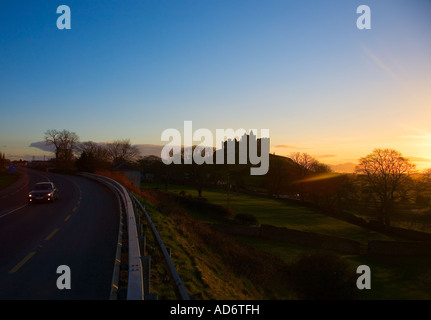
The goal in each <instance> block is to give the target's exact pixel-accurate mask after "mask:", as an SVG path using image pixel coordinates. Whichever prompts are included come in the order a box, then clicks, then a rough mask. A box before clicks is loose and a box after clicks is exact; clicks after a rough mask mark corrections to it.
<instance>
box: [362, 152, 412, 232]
mask: <svg viewBox="0 0 431 320" xmlns="http://www.w3.org/2000/svg"><path fill="white" fill-rule="evenodd" d="M414 169H415V165H414V164H412V163H411V162H410V161H409V160H408V159H406V158H404V157H403V156H402V155H401V153H400V152H399V151H397V150H394V149H375V150H374V151H373V152H372V153H370V154H369V155H367V156H365V157H363V158H360V159H359V166H358V168H357V169H356V172H357V173H360V174H364V175H365V176H366V181H367V183H368V185H369V187H370V189H371V190H372V191H373V193H374V194H375V195H376V196H377V200H378V202H379V203H380V211H379V221H380V222H381V223H382V224H385V225H388V226H389V225H390V216H391V213H392V211H393V206H394V203H395V200H396V198H397V197H398V192H399V191H400V188H401V187H402V185H403V184H404V183H406V182H407V181H408V179H409V176H410V174H411V173H412V172H413V170H414Z"/></svg>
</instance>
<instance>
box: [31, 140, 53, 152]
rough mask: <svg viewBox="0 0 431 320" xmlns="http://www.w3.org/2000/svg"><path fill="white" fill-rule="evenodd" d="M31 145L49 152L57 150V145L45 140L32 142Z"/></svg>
mask: <svg viewBox="0 0 431 320" xmlns="http://www.w3.org/2000/svg"><path fill="white" fill-rule="evenodd" d="M29 147H31V148H36V149H40V150H42V151H47V152H55V147H54V146H53V145H47V144H46V143H45V141H38V142H32V143H30V145H29Z"/></svg>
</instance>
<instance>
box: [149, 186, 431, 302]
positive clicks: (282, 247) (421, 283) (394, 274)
mask: <svg viewBox="0 0 431 320" xmlns="http://www.w3.org/2000/svg"><path fill="white" fill-rule="evenodd" d="M146 187H151V185H146ZM169 191H170V192H174V193H179V192H181V191H185V192H186V193H187V194H190V195H192V196H197V191H196V190H194V189H193V188H190V187H186V186H173V185H170V186H169ZM202 196H203V197H205V198H206V199H207V200H208V201H209V202H213V203H217V204H220V205H223V206H227V205H229V207H230V208H231V210H232V211H233V213H234V214H236V213H250V214H253V215H254V216H256V217H257V218H258V220H259V222H260V223H261V224H263V223H264V224H271V225H275V226H284V227H288V228H294V229H298V230H304V231H311V232H317V233H323V234H329V235H335V236H339V237H344V238H348V239H352V240H356V241H360V242H361V243H363V244H366V243H367V241H368V240H373V239H374V240H391V239H390V238H389V237H386V236H384V235H381V234H379V233H377V232H372V231H369V230H367V229H364V228H360V227H358V226H354V225H351V224H348V223H346V222H343V221H340V220H337V219H334V218H331V217H328V216H325V215H323V214H320V213H318V212H315V211H314V210H312V209H311V208H308V207H304V206H301V205H299V204H296V203H290V202H286V201H282V200H277V199H269V198H264V197H255V196H249V195H243V194H232V193H231V194H230V195H229V200H228V198H227V194H226V193H224V192H222V191H220V190H204V191H203V193H202ZM189 213H191V215H192V216H193V217H194V218H198V219H199V220H200V221H203V222H213V223H214V222H216V221H214V218H212V217H207V216H205V214H204V213H202V212H201V213H198V212H189ZM184 236H185V235H184V234H183V235H178V234H177V235H176V236H172V235H171V236H170V238H171V239H170V240H168V241H172V243H178V242H182V241H183V240H184V239H183V237H184ZM167 238H169V236H167ZM236 240H237V241H238V242H239V243H241V244H244V245H246V246H248V247H250V248H255V249H257V250H258V251H259V252H263V253H267V254H269V255H271V256H274V257H277V258H279V259H281V260H282V261H283V262H284V263H285V264H286V265H289V264H290V263H293V262H294V261H296V260H297V259H298V257H300V256H302V255H304V254H311V253H321V252H322V250H318V249H313V248H310V247H304V246H299V245H294V244H289V243H284V242H276V241H268V240H262V239H259V238H253V237H236ZM188 241H190V240H188ZM188 241H187V240H185V243H183V244H182V246H183V247H184V248H186V246H190V243H189V242H188ZM189 249H190V248H188V249H185V250H184V255H189V259H198V260H202V261H201V262H202V263H203V262H204V261H206V263H207V265H208V268H207V269H205V268H202V267H199V268H197V266H198V265H199V263H197V262H196V261H194V262H193V263H189V264H188V265H189V267H190V273H192V274H193V272H194V273H196V268H197V269H198V270H199V274H200V275H202V277H204V278H205V275H207V274H209V273H208V272H209V271H210V270H211V267H210V266H211V265H213V266H216V265H217V266H218V268H220V270H221V269H223V268H222V266H223V261H222V260H219V261H217V262H216V261H211V260H213V259H214V256H213V255H212V254H209V252H205V251H202V252H199V251H198V252H197V251H196V250H195V251H194V254H197V256H198V257H199V256H200V258H196V257H195V258H192V256H194V254H190V250H189ZM193 249H195V248H193V246H192V248H191V250H192V251H193ZM186 252H188V253H186ZM215 256H217V254H216V255H215ZM218 256H219V255H218ZM219 257H220V256H219ZM341 257H342V258H343V259H344V260H345V261H347V263H348V264H349V265H350V267H351V268H352V269H353V270H356V267H357V266H359V265H368V266H369V267H370V268H371V270H372V290H362V291H361V292H360V294H359V299H373V300H380V299H401V300H403V299H419V300H420V299H426V300H428V299H431V292H430V290H429V288H431V257H402V256H399V257H377V256H367V255H341ZM208 261H211V262H210V263H209V264H208ZM218 268H215V269H218ZM193 270H195V271H193ZM214 271H215V270H214ZM185 274H189V273H188V272H186V273H185ZM210 278H211V277H210ZM212 278H213V279H224V278H223V276H220V275H217V274H216V273H215V274H214V273H213V274H212ZM234 279H236V278H234ZM225 280H227V279H225ZM229 281H233V280H232V279H230V280H229ZM224 283H225V282H224V281H223V280H222V281H219V283H218V284H216V283H215V282H208V283H206V285H204V286H203V287H201V289H203V292H207V295H202V297H203V298H215V299H220V298H221V299H223V297H226V296H225V295H222V296H218V295H217V294H216V293H215V292H219V293H221V292H222V291H223V290H226V295H227V298H228V299H232V298H244V297H250V296H251V297H252V298H254V299H261V298H262V295H261V294H262V293H261V294H260V295H259V294H257V292H256V291H254V292H253V293H252V292H249V295H242V296H241V295H239V296H238V295H235V293H234V292H232V291H230V292H231V295H228V294H227V292H229V290H227V288H224V289H220V290H215V291H214V292H212V290H213V288H214V287H219V286H223V284H224ZM232 286H235V287H236V288H237V289H238V288H241V287H242V288H244V283H243V281H240V282H239V283H235V284H232ZM195 288H196V291H200V290H199V289H198V286H197V285H195ZM283 290H284V291H283ZM240 291H242V292H246V291H247V290H245V289H242V290H240ZM257 291H259V290H257ZM210 292H211V293H210ZM283 292H285V293H283ZM213 294H214V295H213ZM263 296H265V297H266V295H263ZM274 297H275V298H276V299H291V298H292V297H293V296H292V294H291V293H290V292H289V291H288V290H287V291H286V289H285V288H284V289H283V288H279V290H277V291H276V293H274Z"/></svg>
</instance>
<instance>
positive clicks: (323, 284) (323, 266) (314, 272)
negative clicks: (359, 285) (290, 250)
mask: <svg viewBox="0 0 431 320" xmlns="http://www.w3.org/2000/svg"><path fill="white" fill-rule="evenodd" d="M288 281H289V283H290V285H291V286H292V289H293V290H294V291H295V293H296V295H297V297H298V298H299V299H303V300H349V299H354V298H355V293H356V291H357V290H356V274H355V270H353V269H352V268H349V266H348V265H347V263H346V262H345V261H344V260H343V259H342V258H340V257H338V256H336V255H335V254H329V253H317V254H312V255H303V256H301V257H300V258H299V259H298V260H297V261H296V262H294V263H292V264H291V265H290V266H289V267H288Z"/></svg>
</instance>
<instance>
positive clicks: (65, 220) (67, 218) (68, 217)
mask: <svg viewBox="0 0 431 320" xmlns="http://www.w3.org/2000/svg"><path fill="white" fill-rule="evenodd" d="M70 217H71V215H70V214H69V215H68V216H67V217H66V218H65V219H64V222H67V220H69V219H70Z"/></svg>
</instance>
